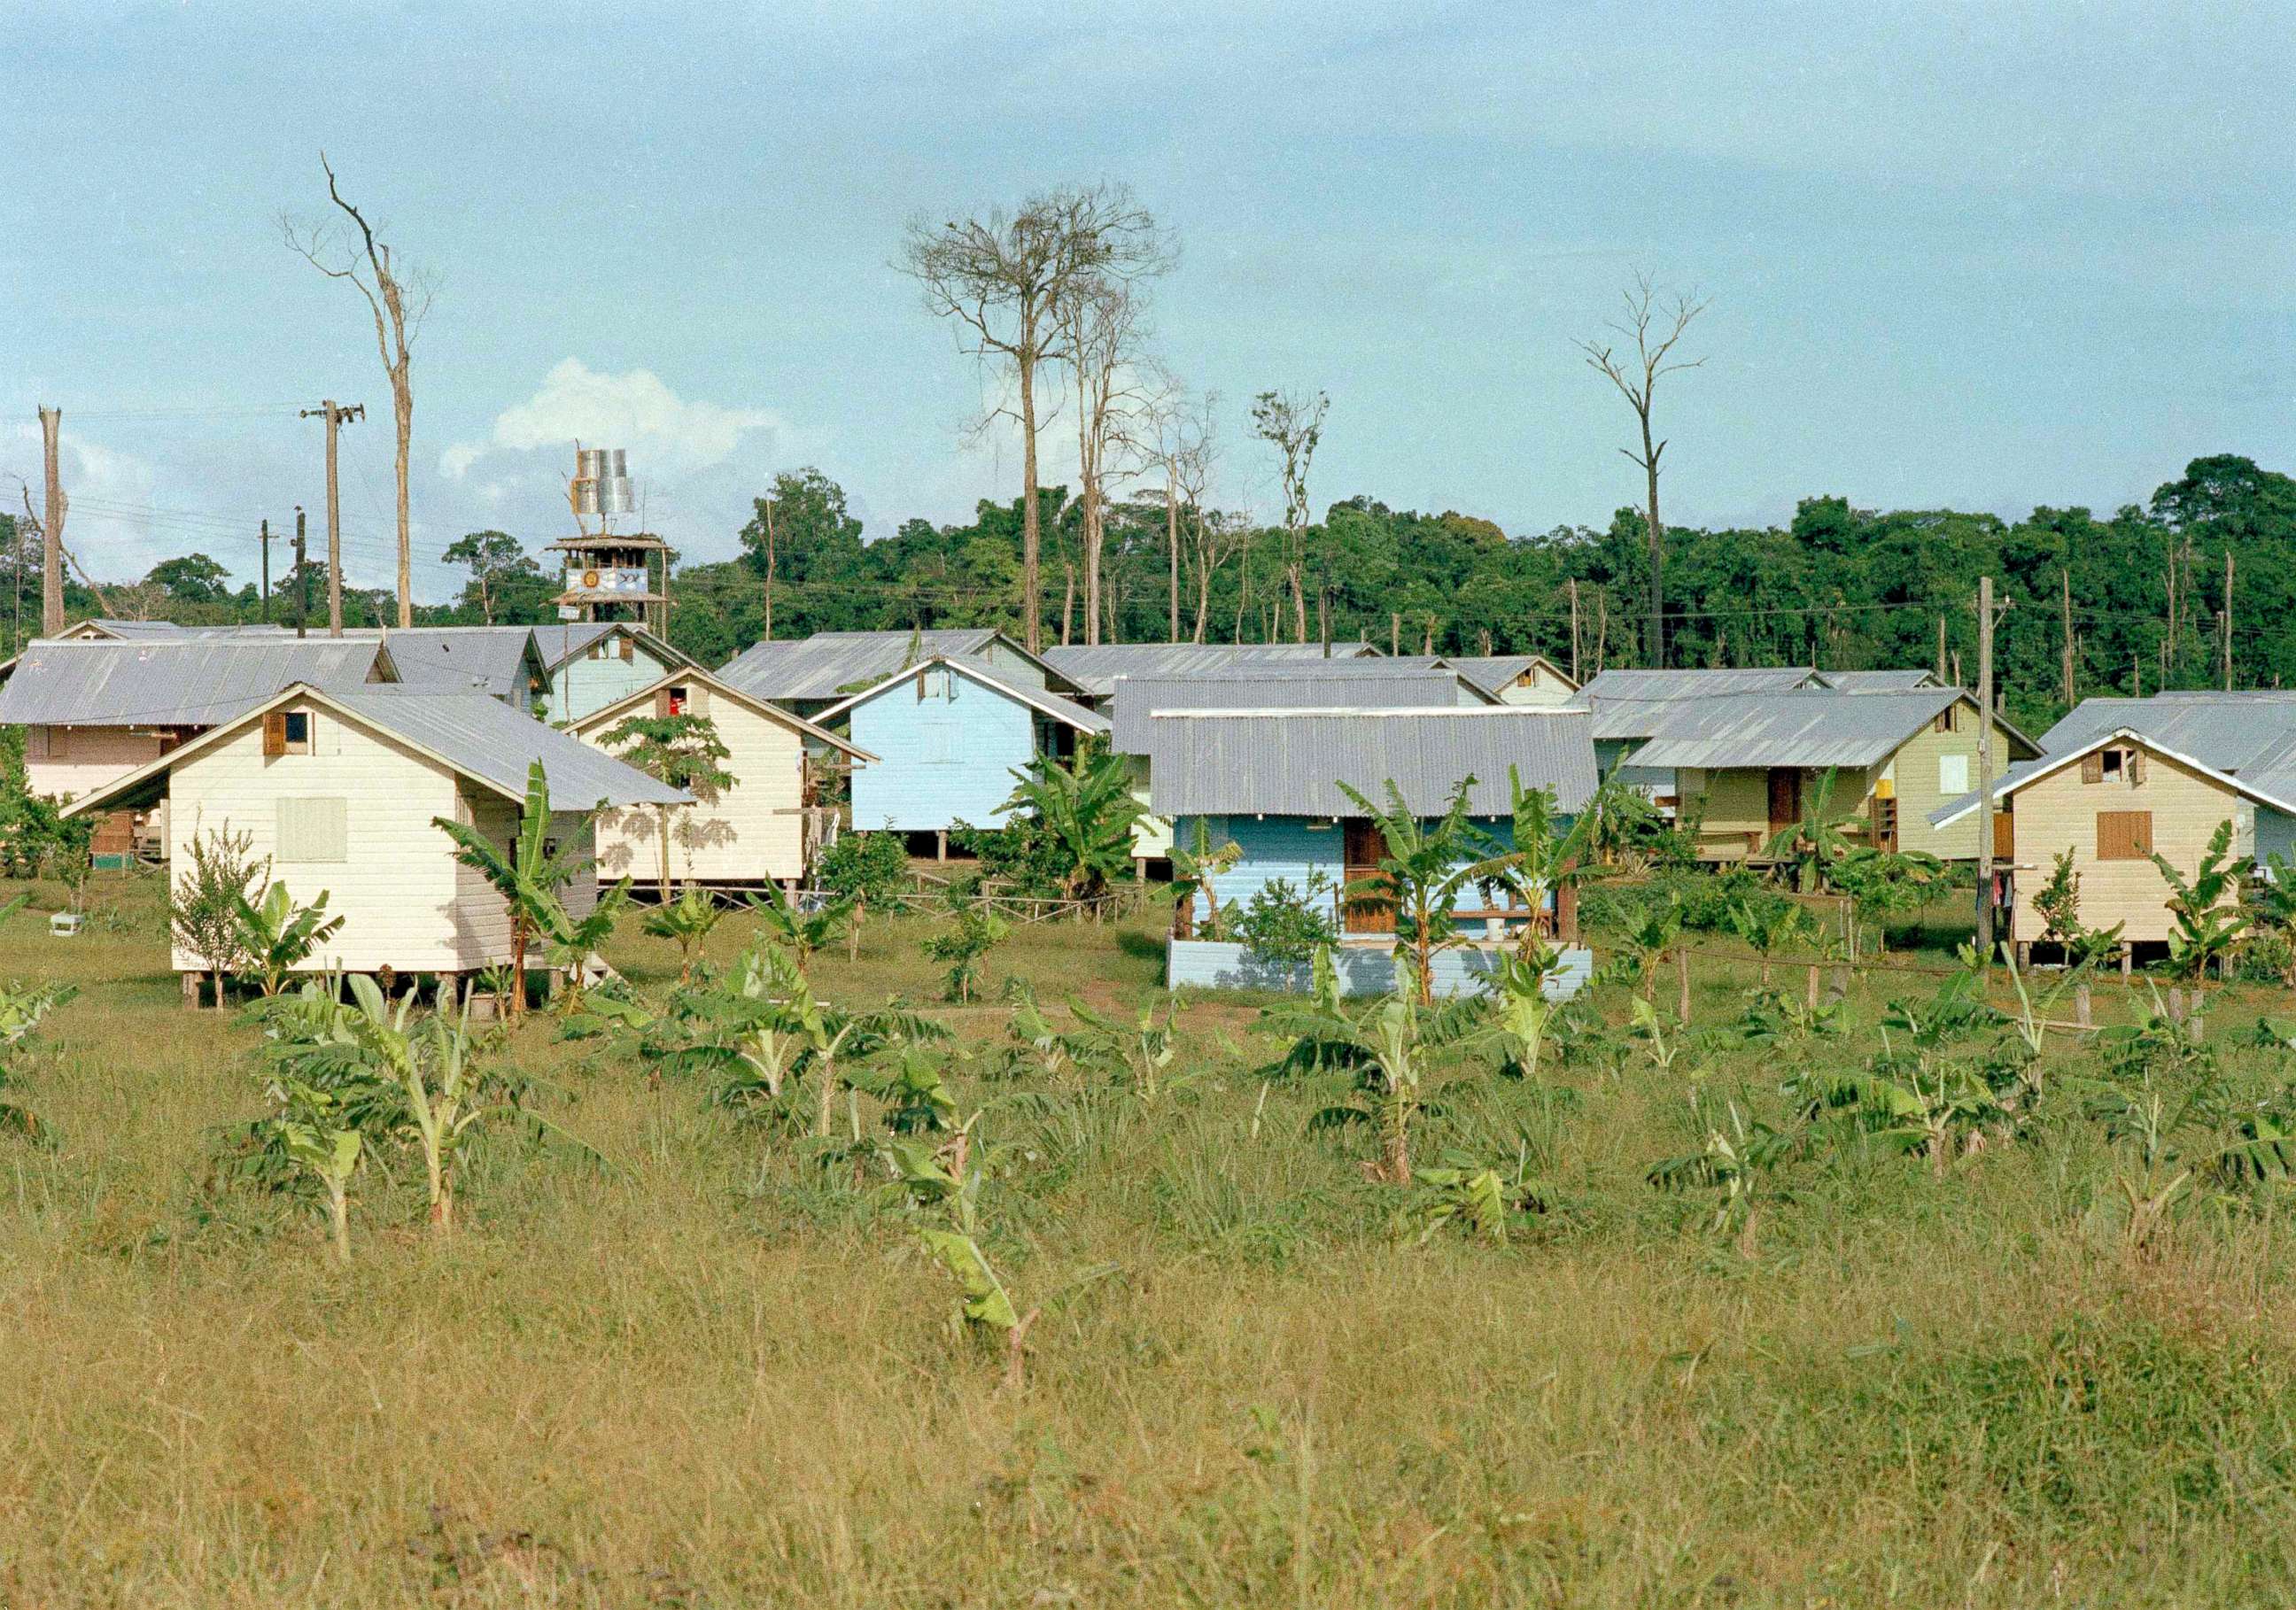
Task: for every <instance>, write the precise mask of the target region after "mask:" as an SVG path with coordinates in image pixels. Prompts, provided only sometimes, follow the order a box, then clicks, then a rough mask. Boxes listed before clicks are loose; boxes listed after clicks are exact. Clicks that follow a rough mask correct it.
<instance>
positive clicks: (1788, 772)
mask: <svg viewBox="0 0 2296 1610" xmlns="http://www.w3.org/2000/svg"><path fill="white" fill-rule="evenodd" d="M1800 820H1801V773H1800V772H1797V771H1795V770H1794V769H1793V768H1792V767H1791V766H1773V767H1771V768H1770V837H1771V838H1776V837H1777V836H1778V835H1779V834H1781V833H1783V832H1784V831H1785V830H1787V829H1788V828H1790V827H1792V826H1793V825H1794V823H1796V822H1798V821H1800Z"/></svg>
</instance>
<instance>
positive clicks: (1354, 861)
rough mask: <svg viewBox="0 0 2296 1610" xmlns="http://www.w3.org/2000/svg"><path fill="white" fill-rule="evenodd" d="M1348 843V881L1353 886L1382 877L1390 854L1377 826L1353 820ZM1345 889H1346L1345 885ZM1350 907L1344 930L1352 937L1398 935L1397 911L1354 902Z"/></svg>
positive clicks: (1348, 904) (1389, 907) (1377, 904)
mask: <svg viewBox="0 0 2296 1610" xmlns="http://www.w3.org/2000/svg"><path fill="white" fill-rule="evenodd" d="M1345 837H1346V843H1345V844H1344V845H1343V846H1341V847H1342V849H1343V851H1344V853H1345V855H1346V866H1345V868H1344V869H1343V870H1345V872H1346V874H1347V877H1346V882H1347V883H1349V884H1352V883H1354V882H1355V881H1356V880H1357V879H1362V878H1376V877H1378V876H1379V863H1380V862H1381V861H1382V859H1383V858H1384V857H1385V856H1386V854H1387V840H1386V838H1384V837H1383V836H1382V834H1381V833H1380V830H1379V828H1378V826H1377V824H1375V823H1373V822H1368V821H1357V820H1355V819H1353V818H1350V819H1349V821H1348V822H1347V829H1346V836H1345ZM1343 887H1344V886H1343ZM1345 905H1346V908H1347V909H1346V920H1345V922H1344V923H1343V924H1342V927H1343V928H1345V930H1346V931H1347V932H1348V933H1350V934H1392V933H1393V932H1395V908H1394V907H1393V906H1392V905H1388V904H1384V903H1377V902H1372V901H1356V900H1350V901H1347V902H1345Z"/></svg>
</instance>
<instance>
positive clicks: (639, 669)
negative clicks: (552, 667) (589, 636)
mask: <svg viewBox="0 0 2296 1610" xmlns="http://www.w3.org/2000/svg"><path fill="white" fill-rule="evenodd" d="M601 641H602V642H603V643H604V644H605V646H606V647H607V648H608V649H609V650H611V652H610V653H608V654H607V655H606V657H605V658H603V659H592V658H589V657H588V655H587V654H578V655H576V656H575V657H574V658H572V659H570V660H568V661H567V662H566V663H565V664H564V665H562V666H559V667H558V670H557V673H556V674H554V675H553V676H552V677H551V679H550V694H549V701H550V707H549V709H548V710H547V711H545V715H548V716H549V718H550V719H551V720H552V721H553V722H556V723H559V724H560V725H564V724H565V723H569V722H576V721H580V720H581V719H582V718H583V717H584V716H586V715H590V714H592V713H593V712H594V711H598V710H603V709H604V708H605V707H607V706H608V705H611V704H614V703H616V702H618V701H619V700H621V699H627V698H628V697H629V696H630V695H631V694H633V693H635V692H636V691H638V690H639V689H640V688H650V687H652V685H653V684H654V683H655V682H660V680H661V679H662V676H663V674H665V673H667V672H668V669H669V667H668V666H665V665H663V664H662V663H661V661H660V660H659V659H657V658H654V657H653V656H652V655H651V654H649V653H647V652H646V651H645V649H644V647H643V646H641V645H636V644H633V645H632V647H631V650H630V658H628V659H627V660H626V659H624V658H622V657H621V643H622V642H623V641H625V640H622V639H619V638H611V637H609V638H605V639H603V640H601Z"/></svg>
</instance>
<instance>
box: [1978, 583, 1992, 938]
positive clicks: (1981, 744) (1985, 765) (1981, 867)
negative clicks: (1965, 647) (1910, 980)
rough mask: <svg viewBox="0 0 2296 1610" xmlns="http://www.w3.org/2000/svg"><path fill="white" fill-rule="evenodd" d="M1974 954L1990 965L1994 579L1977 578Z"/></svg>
mask: <svg viewBox="0 0 2296 1610" xmlns="http://www.w3.org/2000/svg"><path fill="white" fill-rule="evenodd" d="M1977 797H1978V813H1977V953H1978V954H1979V955H1980V957H1982V958H1983V959H1984V963H1985V965H1986V966H1987V967H1989V968H1990V967H1991V966H1992V965H1993V578H1992V577H1991V576H1979V577H1978V578H1977Z"/></svg>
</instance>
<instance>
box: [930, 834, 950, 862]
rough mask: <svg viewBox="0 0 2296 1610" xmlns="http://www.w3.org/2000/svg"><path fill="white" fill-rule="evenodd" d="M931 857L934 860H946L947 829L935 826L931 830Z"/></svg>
mask: <svg viewBox="0 0 2296 1610" xmlns="http://www.w3.org/2000/svg"><path fill="white" fill-rule="evenodd" d="M933 859H934V860H935V861H947V859H948V830H947V828H936V829H935V830H933Z"/></svg>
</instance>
